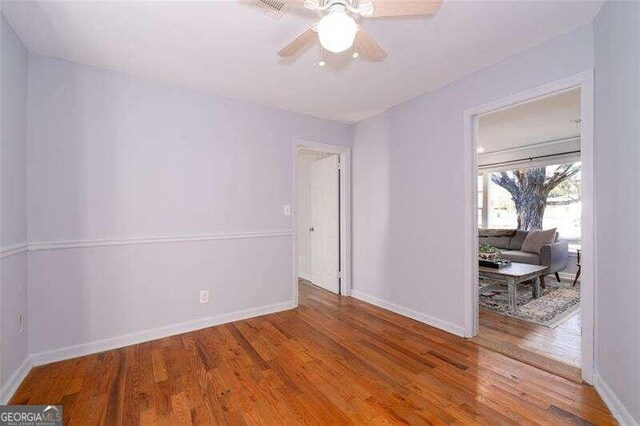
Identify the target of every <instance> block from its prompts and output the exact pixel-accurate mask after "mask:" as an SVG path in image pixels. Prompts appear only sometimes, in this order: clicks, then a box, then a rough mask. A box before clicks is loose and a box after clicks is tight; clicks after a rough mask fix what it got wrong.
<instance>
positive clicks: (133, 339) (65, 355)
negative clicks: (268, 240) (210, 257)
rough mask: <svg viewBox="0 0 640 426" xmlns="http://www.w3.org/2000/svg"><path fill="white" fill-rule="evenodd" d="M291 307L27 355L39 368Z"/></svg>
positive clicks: (252, 310) (261, 309)
mask: <svg viewBox="0 0 640 426" xmlns="http://www.w3.org/2000/svg"><path fill="white" fill-rule="evenodd" d="M293 308H295V303H294V301H293V300H290V301H288V302H281V303H274V304H272V305H265V306H260V307H257V308H250V309H245V310H242V311H236V312H230V313H226V314H220V315H216V316H213V317H207V318H201V319H198V320H194V321H187V322H182V323H178V324H173V325H168V326H164V327H158V328H152V329H149V330H144V331H139V332H136V333H130V334H125V335H123V336H117V337H111V338H108V339H104V340H97V341H95V342H88V343H81V344H78V345H74V346H68V347H66V348H60V349H53V350H50V351H44V352H38V353H34V354H31V355H30V356H31V361H32V362H33V365H35V366H39V365H43V364H49V363H51V362H57V361H62V360H66V359H71V358H76V357H79V356H84V355H89V354H94V353H98V352H103V351H108V350H112V349H117V348H122V347H124V346H129V345H135V344H138V343H142V342H148V341H150V340H156V339H161V338H163V337H168V336H174V335H176V334H182V333H187V332H190V331H195V330H200V329H202V328H207V327H213V326H216V325H220V324H225V323H229V322H233V321H240V320H244V319H247V318H253V317H257V316H260V315H267V314H272V313H274V312H280V311H286V310H289V309H293Z"/></svg>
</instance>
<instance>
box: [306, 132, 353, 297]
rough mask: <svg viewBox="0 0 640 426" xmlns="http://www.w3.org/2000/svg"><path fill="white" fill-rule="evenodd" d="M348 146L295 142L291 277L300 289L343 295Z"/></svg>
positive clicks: (345, 285)
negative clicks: (294, 195) (294, 251)
mask: <svg viewBox="0 0 640 426" xmlns="http://www.w3.org/2000/svg"><path fill="white" fill-rule="evenodd" d="M347 172H348V149H347V148H341V147H332V146H329V145H327V146H322V145H319V144H311V145H310V144H308V143H307V144H299V145H297V146H296V177H295V178H296V206H295V207H296V208H295V212H296V215H295V216H296V217H295V221H296V223H295V226H296V236H295V240H296V241H295V242H296V253H297V256H296V281H297V283H298V290H299V292H300V293H303V292H304V291H305V289H307V290H308V289H309V286H314V287H315V288H316V289H317V288H319V289H323V290H326V291H329V292H332V293H335V294H348V280H347V273H346V272H347V271H346V269H347V268H346V265H347V263H348V262H347V257H348V237H347V232H346V231H347V230H346V227H345V225H344V224H345V222H348V221H347V220H346V217H347V214H348V212H347V208H346V206H347V205H348V202H347V200H348V198H347V197H348V186H347V184H346V183H347Z"/></svg>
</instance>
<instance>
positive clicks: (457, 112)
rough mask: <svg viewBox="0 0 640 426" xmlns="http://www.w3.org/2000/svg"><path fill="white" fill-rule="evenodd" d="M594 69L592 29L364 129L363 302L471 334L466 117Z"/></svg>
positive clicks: (359, 251) (357, 225)
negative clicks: (467, 318) (466, 325)
mask: <svg viewBox="0 0 640 426" xmlns="http://www.w3.org/2000/svg"><path fill="white" fill-rule="evenodd" d="M592 67H593V32H592V27H591V25H586V26H583V27H580V28H578V29H576V30H574V31H572V32H570V33H568V34H565V35H562V36H560V37H556V38H554V39H552V40H549V41H547V42H545V43H543V44H541V45H539V46H537V47H534V48H532V49H529V50H527V51H525V52H523V53H521V54H519V55H516V56H513V57H511V58H509V59H506V60H504V61H502V62H500V63H498V64H496V65H493V66H490V67H488V68H485V69H484V70H481V71H479V72H477V73H475V74H472V75H469V76H467V77H464V78H462V79H460V80H458V81H456V82H454V83H452V84H449V85H447V86H445V87H442V88H440V89H438V90H435V91H433V92H430V93H428V94H425V95H422V96H419V97H417V98H415V99H413V100H410V101H408V102H406V103H404V104H401V105H399V106H397V107H395V108H392V109H390V110H388V111H386V112H384V113H382V114H379V115H377V116H375V117H373V118H370V119H368V120H365V121H363V122H360V123H358V124H357V126H356V130H355V137H354V147H353V163H354V166H353V167H354V176H353V192H354V200H353V204H354V205H353V214H354V217H353V250H354V252H353V282H354V289H355V292H354V294H355V295H356V296H358V297H364V298H369V299H370V300H373V299H372V298H376V299H378V300H379V301H383V302H387V303H392V304H394V305H397V306H399V307H401V308H403V309H405V310H411V311H414V312H415V313H416V316H419V317H420V318H421V319H422V320H424V321H427V322H431V323H432V324H434V325H436V326H439V327H442V328H445V329H447V330H449V331H452V332H454V333H462V332H463V314H464V311H463V294H464V286H465V283H464V278H463V268H462V265H461V264H460V262H461V260H462V259H463V258H464V247H463V223H464V211H463V205H464V181H463V179H464V178H463V176H464V172H465V171H464V170H463V167H464V165H463V158H464V152H465V150H468V149H471V148H470V147H465V146H464V139H463V111H464V110H465V109H469V108H472V107H475V106H479V105H482V104H485V103H487V102H490V101H494V100H497V99H499V98H502V97H505V96H508V95H510V94H513V93H517V92H521V91H525V90H527V89H532V88H535V87H538V86H541V85H543V84H545V83H549V82H552V81H555V80H559V79H562V78H566V77H569V76H572V75H574V74H577V73H579V72H582V71H585V70H588V69H591V68H592Z"/></svg>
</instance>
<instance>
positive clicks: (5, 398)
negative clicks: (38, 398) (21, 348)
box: [0, 356, 33, 405]
mask: <svg viewBox="0 0 640 426" xmlns="http://www.w3.org/2000/svg"><path fill="white" fill-rule="evenodd" d="M31 367H33V364H32V363H31V358H30V357H29V356H27V357H26V358H25V359H24V361H22V364H20V367H18V369H17V370H16V371H15V372H14V373H13V374H12V375H11V377H10V378H9V381H7V383H6V384H5V385H4V386H3V387H2V390H1V391H0V404H3V405H4V404H7V403H9V400H10V399H11V397H12V396H13V394H14V393H16V391H17V390H18V386H20V383H22V381H23V380H24V378H25V377H27V374H29V371H31Z"/></svg>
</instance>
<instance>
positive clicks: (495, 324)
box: [471, 310, 582, 382]
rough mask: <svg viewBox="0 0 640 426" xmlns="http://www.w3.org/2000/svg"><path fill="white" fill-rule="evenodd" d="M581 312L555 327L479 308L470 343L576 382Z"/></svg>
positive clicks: (579, 378)
mask: <svg viewBox="0 0 640 426" xmlns="http://www.w3.org/2000/svg"><path fill="white" fill-rule="evenodd" d="M580 319H581V316H580V313H577V314H576V315H574V316H573V317H571V318H569V319H568V320H567V321H566V322H564V323H563V324H561V325H559V326H557V327H556V328H549V327H543V326H541V325H538V324H533V323H530V322H527V321H523V320H521V319H518V318H513V317H509V316H506V315H500V314H497V313H495V312H490V311H486V310H480V329H479V331H480V333H479V335H478V336H476V337H474V338H472V339H471V341H472V342H474V343H477V344H479V345H482V346H484V347H486V348H488V349H492V350H495V351H497V352H500V353H503V354H505V355H508V356H511V357H512V358H516V359H518V360H520V361H523V362H525V363H527V364H531V365H533V366H536V367H538V368H542V369H544V370H547V371H549V372H552V373H555V374H558V375H560V376H563V377H566V378H568V379H570V380H574V381H577V382H581V381H582V373H581V371H580V350H581V348H580Z"/></svg>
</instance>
